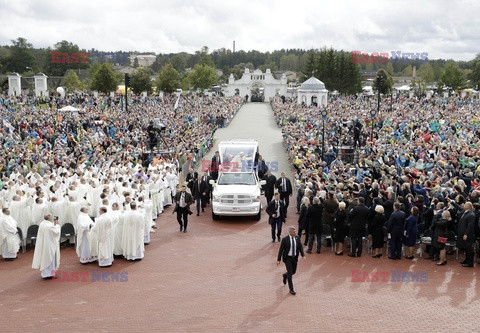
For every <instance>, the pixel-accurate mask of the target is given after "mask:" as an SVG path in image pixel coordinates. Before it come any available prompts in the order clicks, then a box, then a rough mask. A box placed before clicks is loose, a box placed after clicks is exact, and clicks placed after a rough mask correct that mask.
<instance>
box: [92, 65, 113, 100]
mask: <svg viewBox="0 0 480 333" xmlns="http://www.w3.org/2000/svg"><path fill="white" fill-rule="evenodd" d="M97 65H98V66H95V67H96V69H94V74H93V78H92V80H91V89H92V90H97V91H100V92H103V93H105V94H107V93H109V92H111V91H115V90H116V89H117V86H118V83H119V82H120V81H119V79H118V77H117V76H116V75H115V72H114V71H113V68H112V65H111V64H109V63H104V64H97Z"/></svg>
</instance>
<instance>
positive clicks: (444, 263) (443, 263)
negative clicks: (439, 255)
mask: <svg viewBox="0 0 480 333" xmlns="http://www.w3.org/2000/svg"><path fill="white" fill-rule="evenodd" d="M446 264H447V261H446V260H445V261H442V262H437V266H443V265H446Z"/></svg>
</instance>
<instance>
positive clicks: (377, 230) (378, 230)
mask: <svg viewBox="0 0 480 333" xmlns="http://www.w3.org/2000/svg"><path fill="white" fill-rule="evenodd" d="M384 224H385V215H384V209H383V206H382V205H377V206H375V216H374V217H373V222H372V226H371V233H372V249H373V251H374V255H373V256H372V258H380V257H381V256H382V251H383V242H384V233H383V225H384Z"/></svg>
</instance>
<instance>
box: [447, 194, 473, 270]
mask: <svg viewBox="0 0 480 333" xmlns="http://www.w3.org/2000/svg"><path fill="white" fill-rule="evenodd" d="M451 203H452V205H453V206H455V208H457V211H458V213H457V216H460V219H459V220H458V225H457V247H458V248H459V249H462V250H465V260H464V261H462V262H461V264H462V266H463V267H473V257H474V254H473V245H474V244H475V241H476V239H475V213H474V212H473V205H472V203H471V202H470V201H467V202H465V204H464V205H463V208H462V207H461V206H460V205H459V204H457V203H456V202H455V201H454V200H452V201H451Z"/></svg>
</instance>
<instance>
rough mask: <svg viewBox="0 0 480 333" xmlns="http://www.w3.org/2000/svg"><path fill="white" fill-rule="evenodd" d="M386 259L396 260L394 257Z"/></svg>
mask: <svg viewBox="0 0 480 333" xmlns="http://www.w3.org/2000/svg"><path fill="white" fill-rule="evenodd" d="M388 259H392V260H397V258H395V257H391V256H390V257H388Z"/></svg>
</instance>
